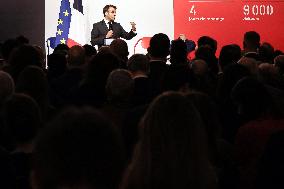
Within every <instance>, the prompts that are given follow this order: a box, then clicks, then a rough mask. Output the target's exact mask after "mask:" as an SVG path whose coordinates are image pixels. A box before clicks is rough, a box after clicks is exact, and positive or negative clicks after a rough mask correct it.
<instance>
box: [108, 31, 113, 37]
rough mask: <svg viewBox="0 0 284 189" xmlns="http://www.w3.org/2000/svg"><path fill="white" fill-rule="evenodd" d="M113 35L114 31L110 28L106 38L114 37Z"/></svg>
mask: <svg viewBox="0 0 284 189" xmlns="http://www.w3.org/2000/svg"><path fill="white" fill-rule="evenodd" d="M112 36H113V31H112V30H109V31H108V32H107V34H106V38H112Z"/></svg>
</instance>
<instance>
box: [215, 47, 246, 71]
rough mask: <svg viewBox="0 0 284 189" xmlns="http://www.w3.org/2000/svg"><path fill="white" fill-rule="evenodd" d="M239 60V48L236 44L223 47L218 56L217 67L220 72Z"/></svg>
mask: <svg viewBox="0 0 284 189" xmlns="http://www.w3.org/2000/svg"><path fill="white" fill-rule="evenodd" d="M240 58H241V47H240V46H239V45H236V44H231V45H225V46H223V47H222V49H221V51H220V55H219V65H220V67H221V69H222V70H224V68H225V67H226V66H227V65H228V64H233V63H237V62H238V61H239V59H240Z"/></svg>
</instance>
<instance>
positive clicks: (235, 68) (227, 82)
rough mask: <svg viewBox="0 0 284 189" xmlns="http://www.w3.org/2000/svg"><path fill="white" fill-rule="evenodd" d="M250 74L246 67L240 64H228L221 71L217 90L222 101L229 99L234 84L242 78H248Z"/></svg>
mask: <svg viewBox="0 0 284 189" xmlns="http://www.w3.org/2000/svg"><path fill="white" fill-rule="evenodd" d="M250 75H251V73H250V71H249V69H248V68H247V67H245V66H244V65H241V64H230V65H228V66H227V67H226V68H225V69H224V71H223V77H222V81H221V82H220V88H219V89H218V90H219V91H218V92H219V93H220V95H218V96H219V97H220V98H222V100H224V99H227V98H229V97H230V92H231V90H232V88H233V87H234V86H235V84H236V83H237V82H238V81H239V80H240V79H242V78H244V77H247V76H250Z"/></svg>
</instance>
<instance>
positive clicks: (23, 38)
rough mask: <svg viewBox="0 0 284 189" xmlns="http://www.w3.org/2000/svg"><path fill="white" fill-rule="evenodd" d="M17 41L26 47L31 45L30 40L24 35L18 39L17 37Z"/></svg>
mask: <svg viewBox="0 0 284 189" xmlns="http://www.w3.org/2000/svg"><path fill="white" fill-rule="evenodd" d="M16 40H17V41H18V43H19V44H21V45H25V44H29V43H30V40H29V39H28V38H27V37H25V36H23V35H19V36H18V37H16Z"/></svg>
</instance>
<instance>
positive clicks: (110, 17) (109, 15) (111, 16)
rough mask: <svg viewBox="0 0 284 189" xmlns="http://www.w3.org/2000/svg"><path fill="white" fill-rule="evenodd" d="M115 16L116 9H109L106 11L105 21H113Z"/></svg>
mask: <svg viewBox="0 0 284 189" xmlns="http://www.w3.org/2000/svg"><path fill="white" fill-rule="evenodd" d="M115 16H116V9H115V8H113V7H110V8H109V9H108V11H107V12H106V19H107V20H109V21H114V20H115Z"/></svg>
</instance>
